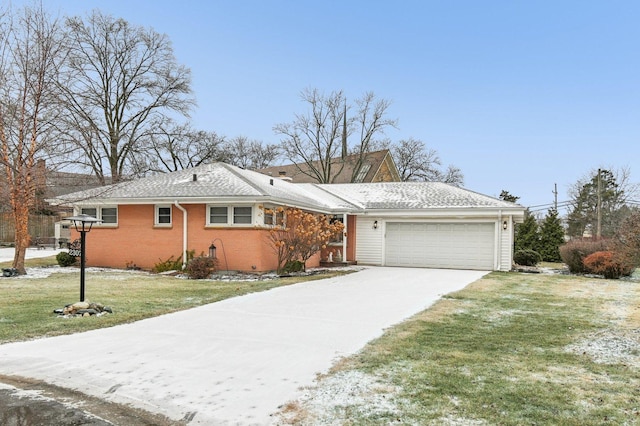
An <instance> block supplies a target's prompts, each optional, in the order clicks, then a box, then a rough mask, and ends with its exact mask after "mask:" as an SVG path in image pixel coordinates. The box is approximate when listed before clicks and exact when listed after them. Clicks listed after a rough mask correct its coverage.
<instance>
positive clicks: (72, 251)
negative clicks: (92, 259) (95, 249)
mask: <svg viewBox="0 0 640 426" xmlns="http://www.w3.org/2000/svg"><path fill="white" fill-rule="evenodd" d="M80 249H81V246H80V240H75V241H74V242H72V243H71V244H69V256H73V257H81V256H82V251H81V250H80Z"/></svg>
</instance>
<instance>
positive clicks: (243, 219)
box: [233, 207, 252, 224]
mask: <svg viewBox="0 0 640 426" xmlns="http://www.w3.org/2000/svg"><path fill="white" fill-rule="evenodd" d="M251 210H252V209H251V207H234V208H233V223H234V224H248V223H249V224H250V223H251V218H252V214H251V213H252V212H251Z"/></svg>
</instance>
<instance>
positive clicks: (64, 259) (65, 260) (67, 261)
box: [56, 251, 76, 268]
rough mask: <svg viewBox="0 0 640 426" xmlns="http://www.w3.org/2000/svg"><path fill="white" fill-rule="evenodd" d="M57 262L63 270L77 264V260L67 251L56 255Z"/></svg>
mask: <svg viewBox="0 0 640 426" xmlns="http://www.w3.org/2000/svg"><path fill="white" fill-rule="evenodd" d="M56 261H57V262H58V265H60V266H62V267H63V268H65V267H67V266H71V265H73V264H74V263H76V258H75V257H73V256H71V255H70V254H69V253H67V252H66V251H61V252H60V253H58V254H57V255H56Z"/></svg>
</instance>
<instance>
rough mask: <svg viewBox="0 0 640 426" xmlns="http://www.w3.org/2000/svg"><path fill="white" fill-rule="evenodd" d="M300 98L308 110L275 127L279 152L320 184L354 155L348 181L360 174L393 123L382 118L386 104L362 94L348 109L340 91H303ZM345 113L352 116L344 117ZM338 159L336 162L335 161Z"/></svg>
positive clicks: (387, 102) (337, 173) (331, 178)
mask: <svg viewBox="0 0 640 426" xmlns="http://www.w3.org/2000/svg"><path fill="white" fill-rule="evenodd" d="M301 98H302V100H303V101H304V102H306V103H307V105H308V106H309V107H310V111H308V112H307V113H304V114H296V115H295V119H294V120H293V121H292V122H290V123H282V124H278V125H276V126H275V127H274V132H275V133H276V134H278V135H280V136H281V137H282V144H281V147H282V152H283V154H284V156H285V157H286V158H287V159H288V160H289V161H291V162H292V163H294V164H300V165H304V167H301V168H300V172H301V173H304V174H306V175H308V176H310V177H312V178H313V179H315V180H316V181H318V182H320V183H331V182H332V181H333V179H334V178H335V177H336V176H338V175H339V174H340V172H341V171H342V170H343V168H344V162H343V161H340V160H339V159H340V158H344V156H345V155H346V154H350V155H353V154H356V156H357V159H356V164H355V167H354V168H353V172H352V176H351V181H354V180H355V178H356V176H358V174H359V173H360V169H361V168H362V166H363V165H364V164H365V162H366V157H367V154H368V153H369V152H371V151H373V150H375V149H376V148H377V143H378V142H379V141H378V140H377V138H378V137H380V136H382V135H384V132H385V130H386V129H387V128H389V127H395V126H396V124H397V122H396V120H392V119H389V118H387V117H386V115H387V111H388V109H389V106H390V102H389V101H387V100H385V99H378V98H376V96H375V95H374V94H373V93H372V92H369V93H366V94H365V95H364V96H362V97H361V98H359V99H357V100H356V101H355V106H349V105H348V104H347V100H346V98H345V96H344V93H343V92H342V91H334V92H331V93H330V94H329V95H325V94H323V93H321V92H319V91H318V90H317V89H306V90H304V91H303V92H302V93H301ZM349 109H355V115H353V116H351V117H348V111H349ZM336 159H338V160H336Z"/></svg>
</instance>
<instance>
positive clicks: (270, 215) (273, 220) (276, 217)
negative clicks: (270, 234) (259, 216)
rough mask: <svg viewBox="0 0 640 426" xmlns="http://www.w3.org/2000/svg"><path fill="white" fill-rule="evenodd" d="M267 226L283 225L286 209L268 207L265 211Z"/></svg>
mask: <svg viewBox="0 0 640 426" xmlns="http://www.w3.org/2000/svg"><path fill="white" fill-rule="evenodd" d="M264 224H265V225H270V226H273V225H283V224H284V209H283V208H282V207H268V208H266V209H265V210H264Z"/></svg>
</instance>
